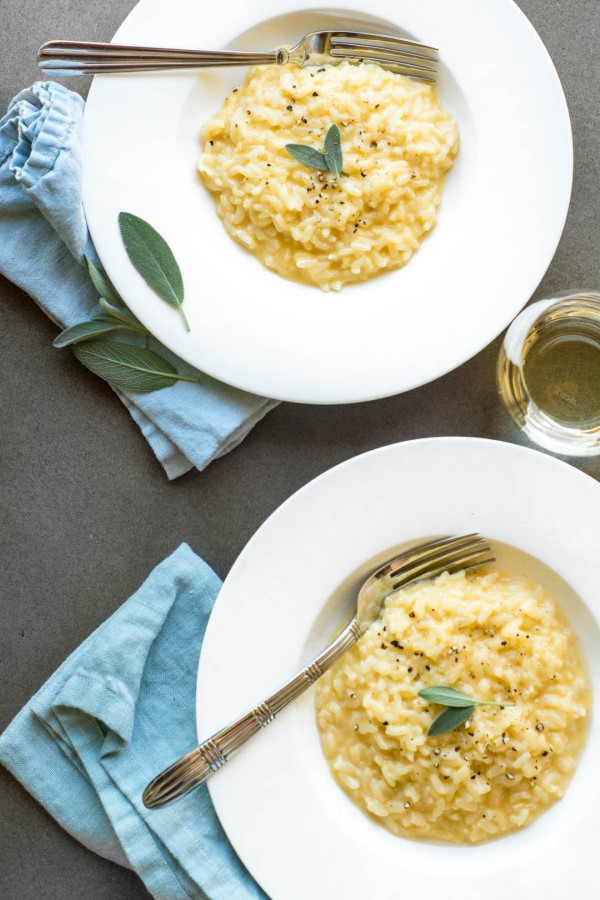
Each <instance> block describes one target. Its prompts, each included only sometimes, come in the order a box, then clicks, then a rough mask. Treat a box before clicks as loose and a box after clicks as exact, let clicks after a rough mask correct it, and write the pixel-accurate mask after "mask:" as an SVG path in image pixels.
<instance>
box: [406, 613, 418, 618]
mask: <svg viewBox="0 0 600 900" xmlns="http://www.w3.org/2000/svg"><path fill="white" fill-rule="evenodd" d="M415 615H416V614H415V613H414V612H409V614H408V618H409V619H414V618H415Z"/></svg>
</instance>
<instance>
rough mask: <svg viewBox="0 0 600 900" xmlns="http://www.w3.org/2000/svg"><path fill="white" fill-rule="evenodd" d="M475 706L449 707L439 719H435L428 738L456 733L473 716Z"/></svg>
mask: <svg viewBox="0 0 600 900" xmlns="http://www.w3.org/2000/svg"><path fill="white" fill-rule="evenodd" d="M474 709H475V707H474V706H461V707H448V709H445V710H444V712H443V713H440V714H439V716H438V717H437V719H434V720H433V722H432V723H431V725H430V726H429V731H428V732H427V736H428V737H437V736H438V735H439V734H446V733H447V732H448V731H454V729H455V728H458V726H459V725H462V724H463V722H466V721H467V719H469V718H470V717H471V715H472V714H473V710H474Z"/></svg>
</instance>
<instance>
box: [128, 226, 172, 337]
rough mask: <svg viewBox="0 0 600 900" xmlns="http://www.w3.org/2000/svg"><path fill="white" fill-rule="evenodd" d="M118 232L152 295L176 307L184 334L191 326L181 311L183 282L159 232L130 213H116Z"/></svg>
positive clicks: (169, 249)
mask: <svg viewBox="0 0 600 900" xmlns="http://www.w3.org/2000/svg"><path fill="white" fill-rule="evenodd" d="M119 228H120V230H121V237H122V238H123V243H124V244H125V250H126V251H127V256H128V257H129V259H130V260H131V262H132V263H133V265H134V267H135V268H136V269H137V271H138V272H139V274H140V275H141V276H142V278H143V279H144V281H145V282H146V284H147V285H148V286H149V287H150V288H152V290H153V291H154V293H155V294H158V296H159V297H160V298H161V299H162V300H165V301H166V302H167V303H169V304H170V305H171V306H175V307H176V308H177V309H178V310H179V312H180V313H181V315H182V318H183V321H184V323H185V327H186V331H189V330H190V326H189V323H188V320H187V318H186V315H185V313H184V311H183V307H182V304H183V298H184V289H183V278H182V275H181V269H180V268H179V266H178V264H177V260H176V259H175V257H174V256H173V251H172V250H171V248H170V247H169V245H168V244H167V242H166V241H165V239H164V237H162V235H160V234H159V233H158V231H157V230H156V229H155V228H153V227H152V225H150V223H149V222H146V221H145V220H144V219H140V217H139V216H134V215H133V213H128V212H120V213H119Z"/></svg>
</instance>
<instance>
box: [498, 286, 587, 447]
mask: <svg viewBox="0 0 600 900" xmlns="http://www.w3.org/2000/svg"><path fill="white" fill-rule="evenodd" d="M497 378H498V390H499V392H500V396H501V398H502V401H503V403H504V405H505V407H506V408H507V410H508V412H509V413H510V415H511V416H512V418H513V419H514V420H515V422H516V423H517V425H518V426H519V427H520V428H521V429H522V431H523V432H524V433H525V434H526V435H527V437H529V438H530V439H531V440H532V441H534V442H535V443H536V444H539V446H541V447H544V448H545V449H546V450H550V451H552V452H553V453H559V454H562V455H565V456H595V455H597V454H600V293H598V292H595V291H570V292H568V293H564V294H559V295H558V296H556V297H552V298H551V299H549V300H539V301H538V302H537V303H533V304H532V305H531V306H527V307H526V308H525V309H524V310H523V311H522V312H521V313H520V315H518V316H517V318H516V319H515V320H514V322H513V323H512V324H511V326H510V327H509V329H508V331H507V332H506V335H505V338H504V342H503V344H502V348H501V350H500V356H499V358H498V369H497Z"/></svg>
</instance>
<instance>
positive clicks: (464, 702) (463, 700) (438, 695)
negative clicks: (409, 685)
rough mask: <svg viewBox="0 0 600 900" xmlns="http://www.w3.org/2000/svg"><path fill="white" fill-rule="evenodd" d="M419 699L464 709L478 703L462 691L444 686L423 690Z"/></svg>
mask: <svg viewBox="0 0 600 900" xmlns="http://www.w3.org/2000/svg"><path fill="white" fill-rule="evenodd" d="M419 697H422V698H423V700H429V702H430V703H437V704H439V706H455V707H463V706H474V705H475V703H477V701H476V700H474V699H473V697H468V696H467V694H463V692H462V691H457V690H456V689H455V688H451V687H446V685H443V684H440V685H437V686H436V687H428V688H423V690H422V691H419Z"/></svg>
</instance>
